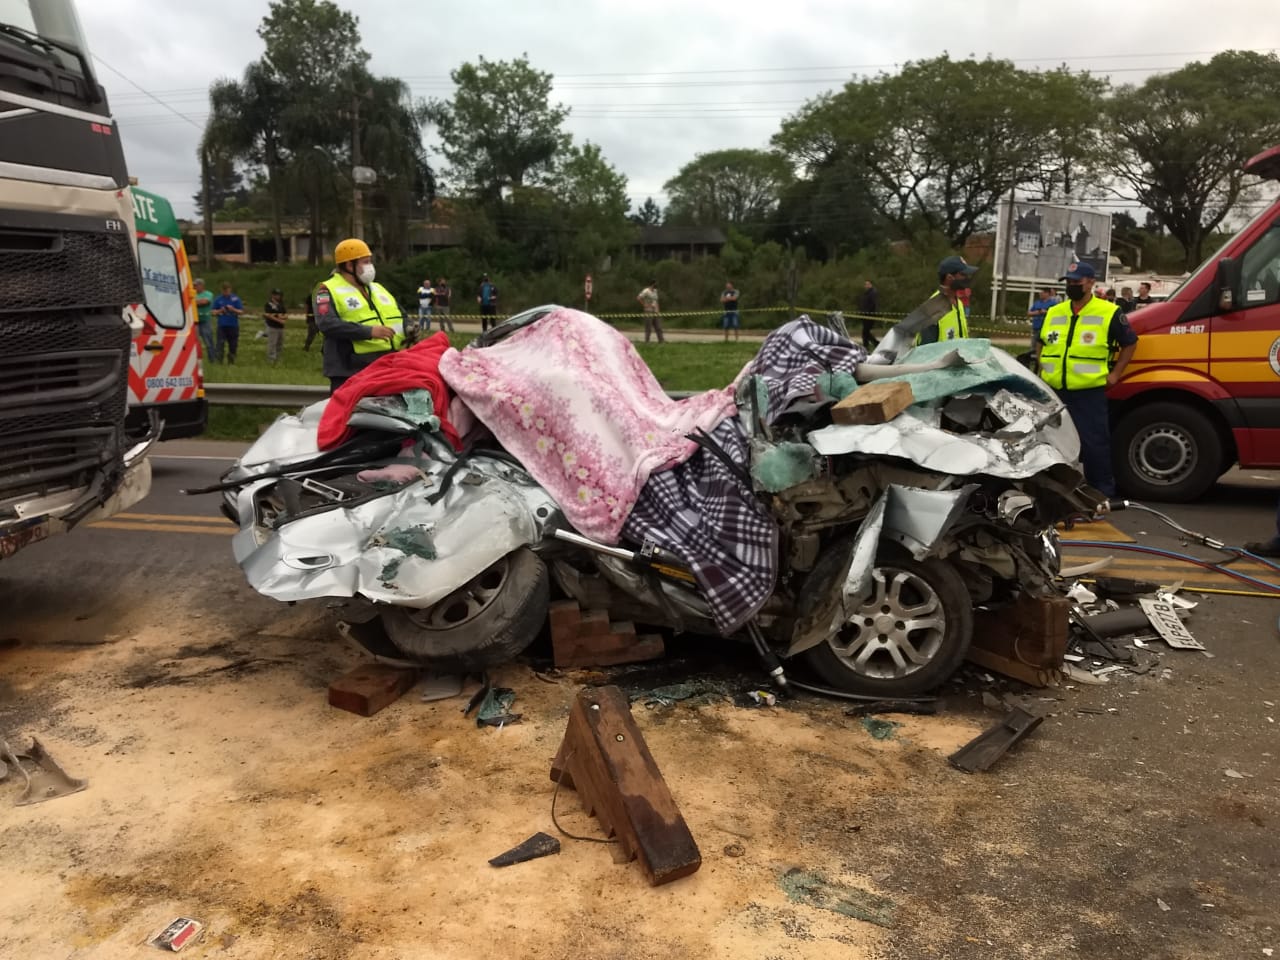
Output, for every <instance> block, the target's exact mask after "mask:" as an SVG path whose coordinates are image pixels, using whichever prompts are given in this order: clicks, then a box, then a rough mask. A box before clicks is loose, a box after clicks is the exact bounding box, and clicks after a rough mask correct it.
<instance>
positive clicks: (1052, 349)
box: [1039, 261, 1138, 497]
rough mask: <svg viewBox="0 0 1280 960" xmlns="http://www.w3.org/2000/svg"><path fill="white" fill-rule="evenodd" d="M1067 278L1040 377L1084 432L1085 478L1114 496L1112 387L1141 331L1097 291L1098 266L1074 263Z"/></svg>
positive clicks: (1048, 329)
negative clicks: (1109, 397)
mask: <svg viewBox="0 0 1280 960" xmlns="http://www.w3.org/2000/svg"><path fill="white" fill-rule="evenodd" d="M1062 279H1063V280H1065V281H1066V283H1067V298H1066V299H1065V300H1063V301H1062V303H1059V304H1057V305H1056V306H1053V307H1050V308H1049V311H1048V312H1047V313H1046V314H1045V315H1044V323H1043V324H1042V325H1041V327H1040V343H1039V348H1040V349H1039V361H1040V376H1041V377H1042V378H1043V379H1044V381H1045V383H1047V384H1049V386H1051V387H1053V388H1054V390H1056V391H1057V393H1058V396H1059V397H1060V398H1061V399H1062V402H1063V403H1064V404H1065V405H1066V408H1067V410H1068V412H1070V414H1071V419H1072V421H1074V422H1075V425H1076V430H1077V431H1078V432H1079V433H1080V462H1081V465H1082V466H1083V468H1084V477H1085V480H1086V481H1087V482H1088V483H1089V485H1090V486H1092V487H1093V488H1094V489H1096V490H1097V491H1098V492H1100V493H1102V494H1105V495H1106V496H1108V497H1114V496H1115V495H1116V482H1115V478H1114V476H1113V475H1112V469H1111V421H1110V414H1109V412H1108V410H1107V387H1109V386H1111V385H1112V384H1115V383H1118V382H1119V381H1120V378H1121V377H1122V376H1123V375H1124V368H1125V367H1127V366H1128V365H1129V360H1130V359H1131V358H1132V357H1133V352H1134V350H1136V349H1137V347H1138V335H1137V334H1136V333H1134V332H1133V328H1132V327H1130V326H1129V321H1128V320H1127V319H1125V315H1124V311H1123V310H1121V309H1120V308H1119V307H1118V306H1117V305H1116V304H1115V303H1114V302H1112V301H1110V300H1104V299H1102V298H1101V297H1095V296H1094V295H1093V285H1094V283H1095V282H1096V281H1097V271H1095V270H1094V269H1093V266H1092V265H1091V264H1088V263H1082V262H1079V261H1077V262H1075V263H1072V264H1071V266H1070V267H1068V268H1067V272H1066V273H1065V274H1063V276H1062ZM1113 353H1114V354H1115V357H1114V360H1113V359H1112V354H1113Z"/></svg>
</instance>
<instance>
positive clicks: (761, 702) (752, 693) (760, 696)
mask: <svg viewBox="0 0 1280 960" xmlns="http://www.w3.org/2000/svg"><path fill="white" fill-rule="evenodd" d="M747 696H748V697H750V698H751V702H752V703H754V704H756V705H757V706H761V707H773V706H777V704H778V698H777V696H775V695H774V694H772V693H770V692H769V691H768V690H748V691H747Z"/></svg>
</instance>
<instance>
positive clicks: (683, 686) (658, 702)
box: [630, 680, 726, 707]
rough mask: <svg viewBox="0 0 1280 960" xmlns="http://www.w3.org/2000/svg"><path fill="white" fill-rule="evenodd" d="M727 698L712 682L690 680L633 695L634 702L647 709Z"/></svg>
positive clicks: (717, 685) (722, 690)
mask: <svg viewBox="0 0 1280 960" xmlns="http://www.w3.org/2000/svg"><path fill="white" fill-rule="evenodd" d="M725 696H726V693H725V690H724V688H723V687H722V686H721V685H720V684H718V683H713V682H711V681H697V680H689V681H686V682H684V683H670V684H667V685H666V686H662V687H654V688H653V689H651V690H642V691H639V692H638V693H633V694H631V697H630V699H631V700H632V701H636V700H639V701H640V702H641V703H643V704H644V705H645V706H646V707H669V706H671V705H672V704H673V703H679V702H682V701H694V700H697V701H698V702H700V703H710V702H711V701H713V700H721V699H723V698H724V697H725Z"/></svg>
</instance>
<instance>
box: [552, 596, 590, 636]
mask: <svg viewBox="0 0 1280 960" xmlns="http://www.w3.org/2000/svg"><path fill="white" fill-rule="evenodd" d="M581 619H582V611H581V610H580V609H579V607H578V602H577V601H576V600H557V601H555V602H554V603H552V604H551V606H550V607H548V608H547V623H548V625H549V626H550V627H551V636H552V639H553V640H554V638H555V637H556V636H563V637H565V638H572V637H576V636H577V635H578V624H579V621H581Z"/></svg>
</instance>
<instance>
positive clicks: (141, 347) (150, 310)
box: [125, 186, 209, 440]
mask: <svg viewBox="0 0 1280 960" xmlns="http://www.w3.org/2000/svg"><path fill="white" fill-rule="evenodd" d="M133 222H134V229H135V230H136V231H137V238H138V265H139V267H140V269H141V271H142V290H143V296H144V297H145V298H146V302H145V303H142V304H135V305H134V310H135V314H136V320H137V322H136V323H135V328H136V329H137V333H136V335H135V336H134V338H133V347H132V350H131V353H130V358H129V359H130V363H129V413H128V417H127V419H126V421H125V423H126V428H127V429H128V431H129V433H130V435H135V436H136V435H142V434H145V433H146V432H147V429H148V425H149V424H150V423H151V422H152V419H153V417H158V418H159V421H160V422H161V423H162V425H163V426H162V427H161V431H160V439H161V440H174V439H177V438H179V437H194V436H197V435H199V434H201V433H203V432H204V429H205V426H206V424H207V423H208V417H209V408H208V404H207V403H206V401H205V397H204V378H203V368H202V366H201V356H200V351H201V344H200V336H199V333H198V331H197V329H196V319H197V318H196V301H195V288H194V287H193V286H192V278H191V266H190V264H189V263H188V262H187V251H186V248H185V247H184V246H183V244H182V234H181V231H180V230H179V229H178V221H177V218H176V217H174V215H173V208H172V207H170V206H169V201H167V200H165V199H164V198H163V197H160V196H157V195H156V194H154V193H148V192H147V191H146V190H140V189H138V187H136V186H135V187H134V188H133Z"/></svg>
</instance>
